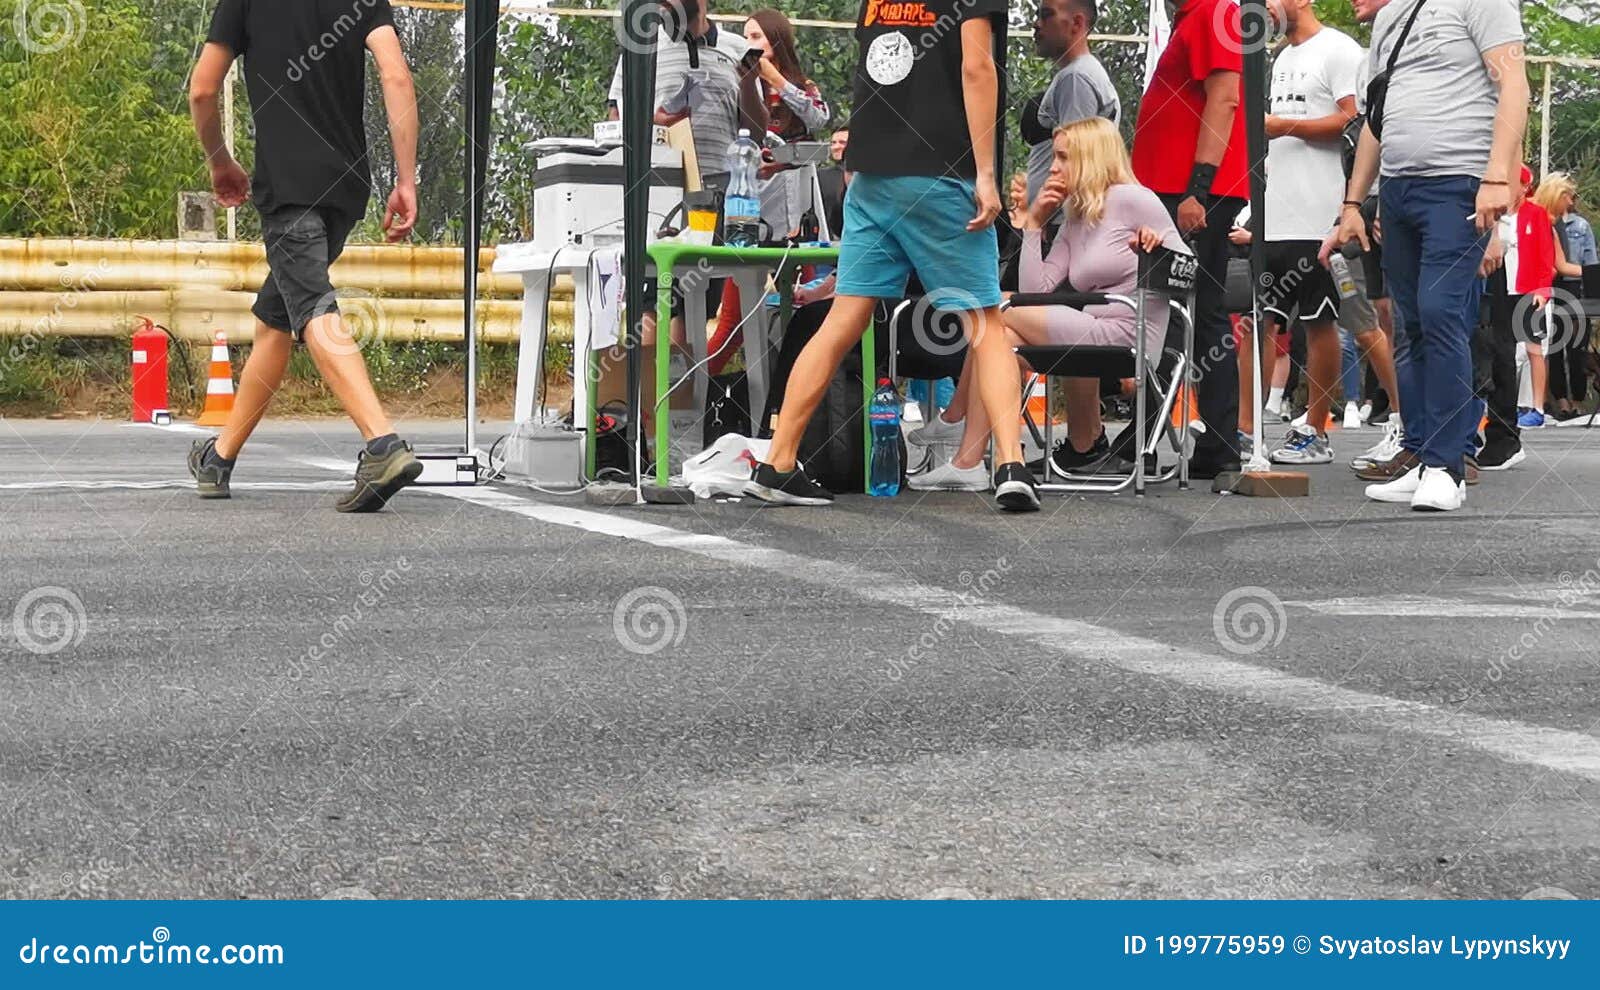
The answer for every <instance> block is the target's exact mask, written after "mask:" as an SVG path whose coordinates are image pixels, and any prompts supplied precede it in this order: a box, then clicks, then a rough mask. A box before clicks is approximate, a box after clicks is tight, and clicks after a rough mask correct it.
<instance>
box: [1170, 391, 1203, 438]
mask: <svg viewBox="0 0 1600 990" xmlns="http://www.w3.org/2000/svg"><path fill="white" fill-rule="evenodd" d="M1184 406H1188V407H1189V423H1190V425H1191V426H1192V425H1193V424H1195V423H1198V422H1200V405H1199V403H1197V402H1196V401H1195V397H1194V392H1193V391H1191V390H1190V388H1189V385H1188V383H1184V384H1182V385H1179V386H1178V397H1177V400H1176V401H1174V402H1173V403H1172V428H1173V429H1174V430H1181V429H1183V407H1184Z"/></svg>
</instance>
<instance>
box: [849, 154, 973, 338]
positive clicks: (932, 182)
mask: <svg viewBox="0 0 1600 990" xmlns="http://www.w3.org/2000/svg"><path fill="white" fill-rule="evenodd" d="M975 188H976V187H975V186H974V185H973V183H972V182H970V181H968V180H966V179H957V178H954V177H951V176H927V175H869V174H867V173H864V172H857V173H856V174H855V175H854V176H853V177H852V178H851V179H850V189H849V191H848V192H846V193H845V198H844V235H843V236H842V237H841V238H840V240H839V281H838V286H837V288H836V289H835V292H836V293H837V294H838V295H841V296H866V297H868V298H871V299H901V298H904V297H905V294H906V279H907V278H908V277H910V275H911V273H912V272H916V274H917V278H918V280H920V281H921V282H922V287H923V289H924V290H926V292H927V294H928V296H929V297H930V299H931V300H932V302H933V305H934V306H936V307H938V308H940V309H952V310H972V309H986V308H988V307H990V306H998V305H1000V248H999V242H998V241H997V240H996V238H995V231H994V225H993V224H990V225H989V226H988V227H987V228H985V229H984V230H978V231H968V230H967V223H968V221H970V220H971V219H972V217H973V215H974V214H976V213H977V212H978V206H977V199H976V198H975V195H974V190H975Z"/></svg>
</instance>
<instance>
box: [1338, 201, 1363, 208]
mask: <svg viewBox="0 0 1600 990" xmlns="http://www.w3.org/2000/svg"><path fill="white" fill-rule="evenodd" d="M1340 205H1341V206H1353V207H1355V208H1356V209H1358V210H1359V209H1361V205H1362V204H1361V200H1359V199H1347V200H1345V201H1344V202H1343V203H1341V204H1340Z"/></svg>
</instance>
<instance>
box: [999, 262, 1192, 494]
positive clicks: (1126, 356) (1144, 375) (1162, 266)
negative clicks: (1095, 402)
mask: <svg viewBox="0 0 1600 990" xmlns="http://www.w3.org/2000/svg"><path fill="white" fill-rule="evenodd" d="M1197 271H1198V265H1197V264H1196V262H1195V258H1194V256H1193V255H1191V254H1188V253H1187V252H1181V251H1173V250H1171V249H1169V248H1165V247H1158V248H1156V249H1155V250H1154V251H1152V252H1149V253H1141V254H1140V256H1139V276H1138V283H1137V286H1136V288H1135V291H1134V294H1133V295H1132V296H1124V295H1116V294H1111V293H1104V292H1048V293H1017V294H1016V295H1013V296H1012V297H1011V299H1010V300H1009V301H1008V302H1007V303H1006V304H1005V306H1004V308H1006V309H1012V308H1017V307H1023V306H1068V307H1071V308H1073V309H1083V308H1084V307H1086V306H1104V305H1120V306H1126V307H1128V308H1129V309H1131V310H1133V312H1134V314H1135V334H1134V345H1133V346H1132V347H1106V346H1096V345H1068V346H1027V347H1018V348H1017V349H1016V352H1017V354H1018V356H1020V357H1021V358H1022V359H1023V360H1025V361H1027V362H1028V365H1029V366H1030V367H1032V368H1033V370H1034V375H1035V377H1038V376H1043V377H1044V378H1046V379H1047V380H1048V379H1049V378H1051V377H1061V378H1106V377H1112V378H1132V379H1133V380H1134V382H1135V383H1136V384H1135V388H1134V396H1135V398H1134V425H1133V432H1134V441H1133V445H1134V454H1135V456H1134V457H1132V458H1131V460H1132V461H1133V468H1132V470H1130V471H1129V473H1128V474H1127V475H1126V476H1121V475H1110V476H1099V475H1074V474H1071V473H1065V474H1063V473H1062V472H1061V471H1060V469H1059V468H1057V467H1056V466H1055V459H1054V458H1053V457H1052V456H1051V450H1052V449H1053V445H1052V440H1053V432H1054V424H1053V423H1052V422H1051V421H1050V417H1048V416H1046V417H1045V435H1044V441H1045V457H1044V463H1045V478H1044V481H1043V483H1041V484H1040V485H1039V490H1040V491H1045V492H1104V493H1112V492H1119V491H1122V490H1123V489H1124V488H1127V487H1128V486H1130V485H1131V486H1133V491H1134V494H1135V495H1140V496H1142V495H1143V494H1144V491H1145V486H1146V484H1147V483H1152V484H1154V483H1160V482H1165V481H1170V480H1171V479H1172V478H1173V477H1174V476H1176V477H1177V479H1178V487H1179V488H1188V487H1189V464H1188V458H1187V457H1185V456H1184V454H1185V448H1186V444H1187V438H1188V436H1189V428H1190V417H1189V409H1190V404H1189V403H1188V402H1184V403H1183V410H1182V413H1181V414H1180V415H1181V421H1182V422H1181V426H1179V427H1176V428H1175V427H1173V426H1172V423H1171V416H1172V410H1173V406H1174V404H1175V403H1177V401H1178V399H1179V397H1180V395H1181V394H1182V391H1183V388H1182V386H1183V385H1184V384H1185V383H1187V384H1188V385H1189V387H1190V389H1191V392H1190V394H1193V391H1192V390H1193V387H1194V382H1193V378H1194V373H1193V370H1194V318H1193V316H1192V315H1191V314H1192V312H1193V305H1194V283H1195V275H1196V273H1197ZM1152 300H1153V301H1154V302H1156V303H1158V304H1160V305H1165V306H1167V307H1169V308H1170V309H1171V311H1172V313H1173V315H1174V316H1175V317H1176V318H1177V320H1178V321H1179V326H1180V327H1181V330H1182V344H1181V347H1180V349H1178V350H1176V351H1174V350H1172V349H1171V348H1163V349H1162V354H1163V356H1165V357H1167V360H1166V361H1161V360H1158V361H1156V362H1153V363H1152V362H1151V361H1150V360H1149V358H1148V355H1146V353H1145V350H1146V348H1145V328H1146V325H1147V322H1148V320H1147V313H1146V306H1145V305H1144V303H1146V302H1147V301H1152ZM1168 339H1169V340H1170V339H1171V333H1170V328H1169V333H1168ZM1031 388H1032V382H1030V383H1029V384H1028V385H1027V386H1026V387H1024V390H1023V394H1024V395H1026V394H1027V393H1028V392H1029V391H1030V390H1031ZM1147 393H1148V394H1149V395H1150V396H1153V397H1154V400H1155V405H1156V408H1157V410H1158V411H1157V415H1156V416H1155V417H1154V418H1153V419H1152V418H1151V417H1150V416H1149V404H1148V402H1147ZM1023 415H1024V417H1027V406H1026V404H1024V405H1023ZM1028 422H1029V428H1030V429H1032V428H1033V426H1032V420H1031V419H1029V420H1028ZM1153 424H1154V428H1152V425H1153ZM1163 436H1166V437H1167V438H1168V439H1169V440H1170V441H1171V443H1172V446H1173V450H1174V451H1175V453H1176V454H1177V457H1176V464H1175V465H1174V466H1172V467H1170V468H1167V469H1166V470H1157V471H1156V472H1155V473H1154V475H1153V476H1147V474H1146V470H1145V461H1146V458H1154V457H1155V455H1156V450H1157V447H1158V445H1159V442H1160V440H1161V438H1162V437H1163ZM1052 475H1057V476H1060V477H1062V478H1063V479H1064V480H1062V481H1060V482H1054V481H1051V480H1050V479H1051V476H1052Z"/></svg>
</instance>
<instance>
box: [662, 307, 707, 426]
mask: <svg viewBox="0 0 1600 990" xmlns="http://www.w3.org/2000/svg"><path fill="white" fill-rule="evenodd" d="M683 284H685V285H688V286H691V287H692V288H691V290H690V291H688V292H686V293H685V294H684V299H683V322H684V336H685V338H686V339H687V341H688V344H689V355H690V364H691V365H693V366H695V367H699V368H700V370H698V371H696V372H695V373H694V385H693V386H692V390H691V394H692V395H693V396H694V408H695V409H702V410H703V409H705V407H706V395H707V394H708V392H709V391H710V386H709V382H710V375H709V374H708V371H707V369H706V368H704V367H700V365H701V363H702V362H703V361H705V359H706V354H707V353H708V349H709V344H708V343H707V341H706V337H707V331H706V290H705V280H704V279H701V278H698V277H696V278H689V279H685V280H684V283H683ZM673 384H674V385H676V384H677V383H676V382H673ZM674 394H677V393H674ZM667 407H668V408H671V403H670V402H668V404H667Z"/></svg>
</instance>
